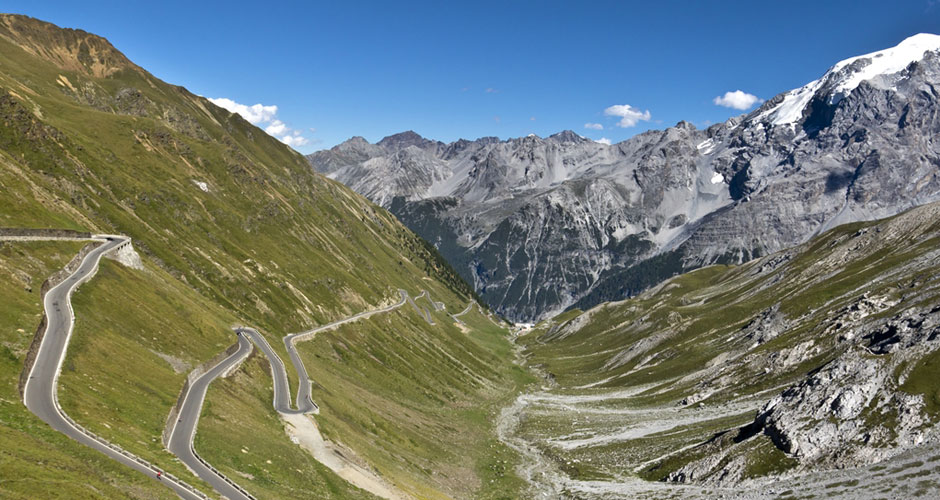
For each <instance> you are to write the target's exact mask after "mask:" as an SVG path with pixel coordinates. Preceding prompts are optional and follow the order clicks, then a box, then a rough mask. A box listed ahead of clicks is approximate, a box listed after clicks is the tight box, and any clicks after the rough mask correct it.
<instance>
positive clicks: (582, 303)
mask: <svg viewBox="0 0 940 500" xmlns="http://www.w3.org/2000/svg"><path fill="white" fill-rule="evenodd" d="M938 49H940V36H936V35H929V34H920V35H915V36H912V37H910V38H908V39H906V40H904V41H903V42H901V43H900V44H899V45H898V46H896V47H893V48H889V49H886V50H882V51H879V52H875V53H871V54H866V55H862V56H858V57H853V58H850V59H846V60H844V61H841V62H839V63H837V64H835V65H834V66H832V67H831V68H830V69H829V70H828V71H826V72H825V74H823V75H822V76H821V77H820V78H819V79H818V80H815V81H813V82H810V83H808V84H807V85H805V86H803V87H800V88H797V89H794V90H791V91H788V92H784V93H781V94H780V95H778V96H776V97H774V98H772V99H770V100H768V101H766V102H764V103H763V104H762V105H761V106H760V107H758V108H757V109H755V110H754V111H752V112H750V113H748V114H746V115H743V116H738V117H734V118H731V119H729V120H728V121H726V122H724V123H719V124H715V125H712V126H709V127H707V128H705V129H699V128H696V127H695V126H693V125H692V124H690V123H688V122H680V123H678V124H676V125H675V126H674V127H670V128H668V129H666V130H657V131H649V132H644V133H641V134H638V135H636V136H634V137H632V138H630V139H628V140H626V141H623V142H620V143H618V144H613V145H607V144H602V143H598V142H595V141H592V140H590V139H586V138H584V137H582V136H580V135H578V134H577V133H575V132H572V131H570V130H569V131H564V132H561V133H558V134H555V135H552V136H550V137H547V138H540V137H537V136H534V135H530V136H528V137H521V138H516V139H509V140H499V139H498V138H495V137H484V138H481V139H477V140H475V141H468V140H463V139H461V140H458V141H455V142H452V143H448V144H445V143H442V142H439V141H433V140H429V139H425V138H423V137H421V136H419V135H418V134H415V133H414V132H404V133H400V134H395V135H392V136H389V137H386V138H384V139H382V140H381V141H379V142H378V143H376V144H370V143H369V142H368V141H366V140H365V139H363V138H361V137H354V138H352V139H349V140H348V141H346V142H344V143H342V144H339V145H337V146H336V147H333V148H331V149H329V150H324V151H318V152H316V153H313V154H312V155H309V156H308V157H307V159H308V161H309V162H310V164H311V165H312V166H313V168H314V169H315V170H317V171H318V172H321V173H324V174H326V175H327V176H329V177H331V178H333V179H336V180H339V181H341V182H343V183H344V184H346V185H348V186H350V187H351V188H353V189H354V190H356V191H357V192H359V193H361V194H363V195H365V196H367V197H368V198H369V199H371V200H372V201H374V202H375V203H378V204H380V205H382V206H384V207H386V208H388V209H389V210H390V211H391V212H392V213H394V214H395V215H396V216H397V217H398V218H399V219H400V220H401V221H402V222H404V223H405V224H406V225H407V226H408V227H409V228H411V229H412V230H414V231H415V232H417V233H418V234H419V235H421V236H422V237H424V238H425V239H427V240H428V241H431V242H432V243H433V244H434V245H435V246H436V247H437V248H438V250H439V251H440V252H441V253H442V254H443V255H444V256H445V257H446V258H447V260H448V261H449V262H450V263H451V264H452V265H453V266H454V267H455V268H456V270H457V271H458V272H459V273H460V274H461V276H463V277H464V278H465V279H466V280H467V281H468V282H470V283H472V284H473V286H474V288H475V289H476V290H477V292H478V293H479V294H480V295H481V296H482V297H483V299H484V300H485V301H487V302H488V303H489V304H490V305H491V306H492V307H493V308H494V309H495V310H496V311H498V312H499V313H501V314H503V315H505V317H507V318H509V319H512V320H514V321H534V320H538V319H541V318H546V317H550V316H552V315H554V314H557V313H559V312H561V311H563V310H565V309H567V308H570V307H579V308H587V307H590V306H593V305H596V304H599V303H601V302H603V301H607V300H617V299H622V298H624V297H627V296H631V295H633V294H635V293H638V292H639V291H641V290H643V289H645V288H647V287H649V286H651V285H653V284H656V283H658V282H660V281H662V280H663V279H665V278H667V277H669V276H672V275H675V274H678V273H681V272H683V271H686V270H690V269H695V268H698V267H701V266H704V265H708V264H713V263H739V262H743V261H747V260H750V259H752V258H755V257H758V256H761V255H766V254H768V253H772V252H774V251H777V250H780V249H782V248H787V247H789V246H792V245H795V244H798V243H800V242H803V241H806V240H807V239H808V238H810V237H811V236H813V235H815V234H819V233H820V232H822V231H825V230H826V229H829V228H832V227H835V226H837V225H839V224H843V223H847V222H852V221H858V220H871V219H875V218H879V217H885V216H889V215H893V214H896V213H898V212H900V211H902V210H905V209H908V208H911V207H914V206H917V205H920V204H924V203H927V202H931V201H935V200H938V199H940V174H938V171H940V145H938V143H937V142H936V141H934V137H936V136H937V133H938V132H940V119H938V116H940V113H938V111H940V108H938V93H937V89H936V86H937V84H938V83H940V52H938Z"/></svg>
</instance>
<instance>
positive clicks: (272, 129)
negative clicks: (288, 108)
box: [264, 120, 290, 137]
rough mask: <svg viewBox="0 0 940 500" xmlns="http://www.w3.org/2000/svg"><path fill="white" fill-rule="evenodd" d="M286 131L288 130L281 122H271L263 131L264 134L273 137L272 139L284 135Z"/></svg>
mask: <svg viewBox="0 0 940 500" xmlns="http://www.w3.org/2000/svg"><path fill="white" fill-rule="evenodd" d="M288 130H290V129H288V128H287V125H284V122H282V121H281V120H274V121H272V122H271V124H270V125H268V126H267V127H265V129H264V131H265V132H267V133H269V134H271V135H273V136H274V137H278V136H281V135H284V133H285V132H287V131H288Z"/></svg>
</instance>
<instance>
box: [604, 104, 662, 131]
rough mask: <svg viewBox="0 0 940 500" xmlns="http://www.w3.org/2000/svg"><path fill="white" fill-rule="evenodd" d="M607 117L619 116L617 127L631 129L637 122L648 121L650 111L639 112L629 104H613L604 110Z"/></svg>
mask: <svg viewBox="0 0 940 500" xmlns="http://www.w3.org/2000/svg"><path fill="white" fill-rule="evenodd" d="M604 114H605V115H607V116H619V117H620V121H619V122H617V126H618V127H621V128H627V127H632V126H634V125H636V124H637V122H639V121H645V122H648V121H649V120H650V116H651V115H650V111H649V110H646V111H642V112H641V111H640V110H639V109H636V108H634V107H633V106H631V105H629V104H615V105H613V106H611V107H609V108H607V109H605V110H604Z"/></svg>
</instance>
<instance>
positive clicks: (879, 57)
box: [759, 33, 940, 125]
mask: <svg viewBox="0 0 940 500" xmlns="http://www.w3.org/2000/svg"><path fill="white" fill-rule="evenodd" d="M936 50H940V35H933V34H930V33H920V34H917V35H913V36H910V37H908V38H906V39H904V41H902V42H901V43H899V44H898V45H896V46H894V47H891V48H888V49H884V50H879V51H877V52H872V53H870V54H864V55H860V56H855V57H850V58H848V59H845V60H843V61H839V62H838V63H836V64H835V65H834V66H832V67H831V68H829V71H827V72H826V74H824V75H823V76H822V77H821V78H819V79H818V80H814V81H812V82H810V83H808V84H806V85H804V86H802V87H800V88H798V89H793V90H791V91H789V92H787V93H786V94H784V97H783V99H782V100H781V101H780V103H779V104H777V105H776V106H774V107H772V108H770V109H768V110H766V111H764V112H763V113H762V114H761V115H760V116H759V119H760V120H762V121H769V122H770V123H772V124H773V125H792V124H795V123H796V122H798V121H799V120H800V118H802V117H803V110H804V109H806V106H807V105H809V103H810V101H812V99H813V96H815V95H817V94H818V93H819V92H820V91H825V92H827V93H828V96H827V98H828V101H829V103H830V104H835V103H837V102H839V101H840V100H842V99H844V98H845V97H847V96H848V95H849V94H850V93H852V91H853V90H855V89H856V88H857V87H858V86H859V85H860V84H861V83H862V82H863V81H872V82H875V81H878V80H879V79H881V78H883V77H888V76H890V75H894V74H897V73H900V72H901V71H903V70H904V69H905V68H907V66H908V65H910V64H911V63H912V62H914V61H919V60H921V59H923V58H924V55H925V54H926V53H927V52H931V51H936ZM880 84H884V85H885V86H886V88H888V87H891V86H892V85H891V83H890V81H886V82H885V81H883V82H880Z"/></svg>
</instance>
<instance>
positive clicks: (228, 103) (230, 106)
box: [209, 97, 277, 125]
mask: <svg viewBox="0 0 940 500" xmlns="http://www.w3.org/2000/svg"><path fill="white" fill-rule="evenodd" d="M209 100H210V101H212V103H213V104H215V105H216V106H220V107H223V108H225V109H227V110H229V111H231V112H232V113H238V114H240V115H242V118H244V119H246V120H248V123H251V124H253V125H257V124H259V123H265V122H269V121H271V120H273V119H274V115H276V114H277V106H265V105H264V104H254V105H252V106H246V105H244V104H239V103H237V102H235V101H233V100H231V99H228V98H225V97H220V98H218V99H213V98H211V97H210V98H209Z"/></svg>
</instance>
